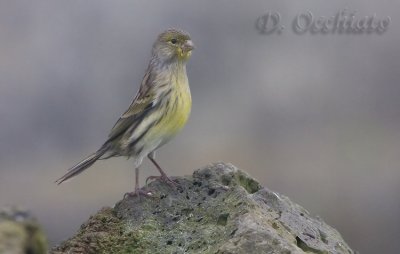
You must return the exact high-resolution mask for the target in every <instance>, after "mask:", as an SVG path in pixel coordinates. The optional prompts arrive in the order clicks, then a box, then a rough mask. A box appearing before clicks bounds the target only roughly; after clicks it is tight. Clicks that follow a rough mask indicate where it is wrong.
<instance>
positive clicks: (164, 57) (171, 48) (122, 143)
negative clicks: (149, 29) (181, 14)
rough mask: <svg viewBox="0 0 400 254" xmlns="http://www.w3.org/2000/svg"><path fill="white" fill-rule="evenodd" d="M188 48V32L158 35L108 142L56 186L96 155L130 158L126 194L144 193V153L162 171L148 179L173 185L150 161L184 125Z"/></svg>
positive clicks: (189, 102) (190, 46)
mask: <svg viewBox="0 0 400 254" xmlns="http://www.w3.org/2000/svg"><path fill="white" fill-rule="evenodd" d="M193 49H194V44H193V42H192V40H191V38H190V35H189V34H188V33H187V32H185V31H182V30H180V29H168V30H166V31H164V32H163V33H161V34H160V35H159V36H158V37H157V40H156V41H155V43H154V44H153V48H152V54H151V60H150V63H149V65H148V68H147V71H146V73H145V75H144V77H143V80H142V83H141V85H140V88H139V91H138V92H137V94H136V96H135V97H134V99H133V102H132V103H131V105H130V107H129V108H128V110H127V111H126V112H125V113H124V114H122V115H121V117H120V118H119V119H118V121H117V122H116V123H115V125H114V127H113V128H112V129H111V132H110V134H109V135H108V138H107V140H106V141H105V142H104V144H103V145H102V146H101V147H100V149H98V150H97V151H96V152H95V153H93V154H91V155H90V156H88V157H87V158H85V159H84V160H82V161H81V162H79V163H78V164H76V165H75V166H73V167H72V168H70V169H69V170H68V172H67V173H66V174H65V175H64V176H62V177H61V178H59V179H58V180H57V181H56V183H58V184H61V183H62V182H64V181H66V180H68V179H70V178H72V177H74V176H76V175H78V174H80V173H81V172H83V171H84V170H85V169H87V168H89V167H90V166H91V165H93V164H94V163H95V162H96V161H97V160H99V159H107V158H110V157H116V156H126V157H128V158H129V157H131V158H133V164H134V168H135V191H134V192H132V193H130V194H131V195H148V193H147V192H145V191H143V190H142V189H140V188H139V166H140V165H141V164H142V161H143V159H144V158H145V157H146V156H147V157H148V158H149V160H150V161H151V162H152V163H153V164H154V165H155V167H156V168H157V169H158V170H159V172H160V174H161V176H150V177H148V179H156V178H158V179H160V180H162V181H164V182H166V183H169V184H172V185H174V182H173V181H172V180H171V179H170V178H169V177H168V176H167V174H166V173H165V172H164V170H163V169H162V168H161V167H160V166H159V164H158V163H157V162H156V161H155V153H156V150H157V149H158V148H160V147H161V146H162V145H164V144H166V143H167V142H168V141H169V140H171V139H172V138H173V137H174V136H175V135H176V134H177V133H178V132H179V131H180V130H181V129H182V128H183V127H184V126H185V124H186V122H187V120H188V118H189V115H190V111H191V106H192V99H191V94H190V89H189V81H188V77H187V74H186V63H187V61H188V60H189V58H190V57H191V54H192V51H193ZM146 181H147V180H146Z"/></svg>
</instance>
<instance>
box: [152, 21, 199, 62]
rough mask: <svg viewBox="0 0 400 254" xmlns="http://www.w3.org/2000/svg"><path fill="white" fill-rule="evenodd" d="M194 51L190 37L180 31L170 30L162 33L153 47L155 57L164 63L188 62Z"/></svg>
mask: <svg viewBox="0 0 400 254" xmlns="http://www.w3.org/2000/svg"><path fill="white" fill-rule="evenodd" d="M193 49H194V44H193V42H192V40H191V39H190V36H189V34H188V33H186V32H185V31H182V30H179V29H168V30H166V31H164V32H163V33H161V34H160V35H159V36H158V38H157V40H156V42H155V43H154V45H153V56H155V57H157V58H158V59H159V60H162V61H174V60H180V61H187V60H188V59H189V58H190V56H191V54H192V50H193Z"/></svg>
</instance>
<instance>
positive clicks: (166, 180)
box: [146, 153, 177, 187]
mask: <svg viewBox="0 0 400 254" xmlns="http://www.w3.org/2000/svg"><path fill="white" fill-rule="evenodd" d="M147 157H148V158H149V160H150V161H151V162H152V163H153V164H154V166H156V168H157V169H158V171H160V174H161V176H149V177H147V179H146V183H147V181H148V180H151V179H159V180H161V181H163V182H165V183H167V184H169V185H170V186H172V187H176V185H177V183H176V182H174V181H172V179H171V178H169V177H168V176H167V174H166V173H165V172H164V170H162V168H161V167H160V165H158V163H157V162H156V160H155V159H154V153H150V154H149V155H148V156H147Z"/></svg>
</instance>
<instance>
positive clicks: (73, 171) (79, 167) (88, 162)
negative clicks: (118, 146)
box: [55, 143, 109, 185]
mask: <svg viewBox="0 0 400 254" xmlns="http://www.w3.org/2000/svg"><path fill="white" fill-rule="evenodd" d="M108 149H109V144H107V143H105V144H104V145H103V146H102V147H101V148H100V149H99V150H97V151H96V152H95V153H93V154H91V155H90V156H88V157H87V158H85V159H84V160H82V161H81V162H79V163H78V164H76V165H75V166H73V167H72V168H70V169H68V172H67V173H66V174H65V175H63V176H62V177H60V178H59V179H57V180H56V181H55V183H57V184H58V185H59V184H61V183H63V182H64V181H66V180H68V179H70V178H72V177H74V176H77V175H79V174H80V173H82V172H83V171H84V170H85V169H87V168H88V167H90V166H92V165H93V164H94V163H95V162H96V161H97V160H98V159H99V158H100V157H101V156H102V155H104V154H105V153H106V152H107V151H108Z"/></svg>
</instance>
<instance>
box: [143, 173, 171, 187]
mask: <svg viewBox="0 0 400 254" xmlns="http://www.w3.org/2000/svg"><path fill="white" fill-rule="evenodd" d="M149 180H160V181H162V182H164V183H166V184H168V185H169V186H171V187H172V188H176V187H177V186H178V183H177V182H174V181H173V180H172V179H171V178H169V177H168V176H167V175H166V174H162V175H160V176H149V177H147V178H146V185H147V182H148V181H149Z"/></svg>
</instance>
